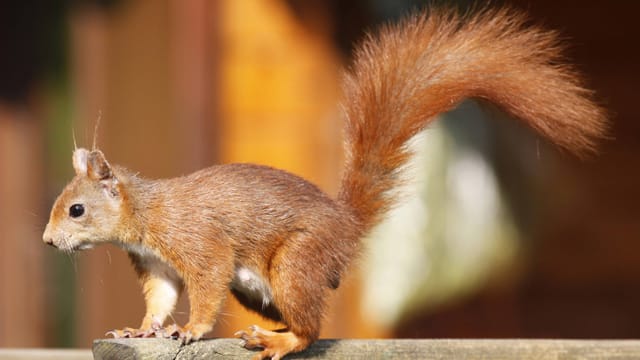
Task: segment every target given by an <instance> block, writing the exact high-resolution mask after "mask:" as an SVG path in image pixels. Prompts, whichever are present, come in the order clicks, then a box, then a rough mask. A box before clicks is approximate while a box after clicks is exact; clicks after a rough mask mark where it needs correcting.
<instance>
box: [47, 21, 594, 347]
mask: <svg viewBox="0 0 640 360" xmlns="http://www.w3.org/2000/svg"><path fill="white" fill-rule="evenodd" d="M525 22H526V17H525V16H523V15H522V14H520V13H519V12H516V11H513V10H509V9H496V10H483V11H479V12H477V13H475V14H472V15H459V14H458V13H456V12H455V11H452V10H446V9H434V10H431V11H429V12H428V13H424V14H416V15H413V16H410V17H408V18H407V19H405V20H404V21H402V22H400V23H399V24H397V25H390V26H386V27H383V28H382V29H381V30H380V31H379V32H378V33H377V35H371V36H369V37H367V38H366V39H365V40H364V42H363V43H362V44H361V45H360V46H359V47H358V48H357V49H356V51H355V56H354V62H353V64H352V66H351V67H350V70H349V71H348V73H347V74H346V76H345V79H344V100H343V108H344V113H345V114H344V115H345V132H344V133H345V142H344V143H345V152H346V156H345V165H344V172H343V176H342V181H341V186H340V190H339V192H338V194H337V196H336V197H330V196H329V195H327V194H325V193H324V192H323V191H321V190H320V189H319V188H318V187H316V186H315V185H313V184H311V183H310V182H308V181H306V180H304V179H302V178H301V177H298V176H296V175H293V174H290V173H288V172H286V171H283V170H277V169H274V168H271V167H267V166H261V165H251V164H227V165H218V166H212V167H209V168H206V169H203V170H200V171H197V172H194V173H192V174H190V175H186V176H182V177H177V178H172V179H162V180H151V179H145V178H143V177H140V176H138V174H137V173H136V172H133V171H130V170H127V169H125V168H123V167H120V166H117V165H112V164H110V163H109V162H108V161H107V159H106V158H105V156H104V155H103V153H102V152H101V151H100V150H97V149H95V147H94V149H92V150H86V149H82V148H77V149H75V151H74V152H73V167H74V169H75V173H76V175H75V177H74V178H73V179H72V180H71V182H70V183H69V184H68V185H67V186H66V188H65V189H64V190H63V192H62V193H61V194H60V196H59V197H58V198H57V200H56V201H55V204H54V205H53V209H52V210H51V216H50V220H49V223H48V224H47V226H46V229H45V231H44V235H43V239H44V242H45V243H47V244H50V245H53V246H55V247H57V248H59V249H60V250H63V251H67V252H71V251H76V250H83V249H88V248H91V247H93V246H94V245H99V244H101V243H111V244H116V245H118V246H120V247H121V248H123V249H124V250H125V251H127V252H128V254H129V256H130V258H131V261H132V263H133V265H134V267H135V271H136V272H137V274H138V276H139V279H140V281H141V283H142V288H143V292H144V297H145V302H146V309H147V310H146V315H145V316H144V318H143V320H142V324H141V325H140V327H139V328H137V329H131V328H125V329H123V330H114V331H112V332H111V334H112V335H114V336H116V337H147V336H159V337H178V338H179V339H181V340H182V341H183V342H184V343H188V342H190V341H194V340H198V339H200V338H202V336H203V335H204V334H206V333H207V332H209V331H210V330H211V329H212V327H213V325H214V323H215V321H216V315H217V314H218V312H219V310H220V306H221V304H222V302H223V300H224V298H225V296H226V295H227V292H228V291H229V290H230V291H231V293H232V294H233V295H234V296H235V297H236V298H237V299H238V300H239V301H240V303H242V304H243V305H244V306H246V307H247V308H248V309H251V310H253V311H255V312H257V313H259V314H261V315H262V316H264V317H266V318H268V319H271V320H275V321H278V322H281V323H283V324H284V325H285V326H286V329H285V330H283V331H277V332H276V331H269V330H265V329H261V328H259V327H257V326H253V327H250V328H249V329H247V330H246V331H239V332H238V333H237V334H236V335H237V336H238V337H240V338H241V339H242V340H243V343H244V346H245V347H246V348H248V349H261V352H259V353H257V354H256V355H255V359H265V358H271V359H280V358H282V357H283V356H285V355H286V354H289V353H292V352H298V351H301V350H303V349H305V348H306V347H308V346H309V345H310V344H311V343H313V342H314V341H315V340H317V339H318V336H319V333H320V325H321V321H322V318H323V314H324V312H325V310H326V304H327V297H328V296H329V294H330V293H331V292H332V291H333V290H334V289H336V288H338V286H339V284H340V279H341V277H342V276H343V275H344V273H345V271H346V270H347V267H348V265H349V264H350V263H352V262H353V260H354V259H356V258H357V257H358V254H359V253H360V249H361V247H362V244H361V242H362V239H363V237H365V236H366V235H367V234H368V233H369V232H370V230H371V228H372V227H373V226H374V225H376V224H377V223H378V222H379V221H380V220H381V219H382V218H383V217H384V216H385V213H386V212H387V211H388V210H389V209H390V207H392V206H393V205H394V204H395V203H396V201H397V200H396V197H397V196H395V195H394V193H393V191H391V190H393V189H394V188H396V187H397V186H398V185H399V184H400V183H402V181H403V177H402V173H401V169H402V167H403V165H405V164H406V162H407V160H408V158H409V156H411V153H410V150H409V149H408V148H407V146H406V144H407V141H409V140H410V139H411V138H412V137H413V136H414V135H416V133H418V132H420V131H421V130H423V129H425V127H426V126H428V125H429V123H430V122H431V121H432V120H433V119H434V118H435V116H436V115H438V114H440V113H443V112H446V111H448V110H451V109H452V108H454V107H455V106H456V105H458V104H459V103H460V102H461V101H462V100H463V99H466V98H474V99H479V100H482V101H487V102H489V103H492V104H494V105H495V106H497V107H498V108H500V109H502V110H503V111H505V112H506V113H508V114H509V115H511V116H512V117H514V118H517V119H520V120H522V121H523V122H524V123H526V124H527V125H529V126H530V127H531V128H533V129H535V130H537V131H538V132H539V133H540V134H542V135H543V136H545V137H546V138H548V139H549V140H551V141H552V142H553V143H555V144H557V145H558V146H559V147H560V148H562V149H565V150H568V151H570V152H572V153H575V154H578V155H581V154H585V153H590V152H592V151H593V149H594V144H595V142H596V141H597V140H598V139H599V138H601V137H602V134H603V133H604V130H605V114H604V111H603V110H602V109H601V108H600V107H599V106H598V105H596V104H595V103H594V101H593V95H592V92H591V91H589V90H587V89H586V88H585V87H584V86H583V84H582V81H581V79H580V77H579V76H578V75H577V73H576V72H575V71H574V70H573V68H572V67H571V66H569V65H567V64H566V63H564V62H563V57H562V46H561V45H560V43H559V41H558V37H557V36H556V34H555V33H554V32H550V31H546V30H542V29H540V28H537V27H531V26H526V25H525ZM183 289H186V290H187V291H188V296H189V302H190V314H189V316H190V317H189V322H188V323H187V324H186V325H185V326H183V327H180V326H177V325H170V326H166V327H163V326H164V322H165V320H166V319H167V317H168V316H169V315H170V314H171V312H172V311H173V310H174V306H175V304H176V301H177V299H178V297H179V295H180V294H181V292H182V291H183Z"/></svg>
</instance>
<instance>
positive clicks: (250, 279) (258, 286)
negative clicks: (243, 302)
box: [231, 267, 273, 308]
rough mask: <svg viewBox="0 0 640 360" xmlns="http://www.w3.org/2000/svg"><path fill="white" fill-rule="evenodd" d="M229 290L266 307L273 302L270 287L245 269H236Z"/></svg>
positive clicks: (258, 276) (256, 275)
mask: <svg viewBox="0 0 640 360" xmlns="http://www.w3.org/2000/svg"><path fill="white" fill-rule="evenodd" d="M231 288H232V289H234V290H235V291H238V292H240V293H242V294H244V295H245V296H246V297H248V298H249V299H252V300H254V301H260V302H262V306H263V307H265V308H266V307H267V306H268V305H269V304H271V303H272V302H273V295H272V294H271V287H270V286H269V284H268V283H267V282H266V281H265V279H264V278H263V277H262V276H260V275H259V274H257V273H256V272H255V271H253V270H251V269H249V268H246V267H237V268H236V270H235V276H234V278H233V280H232V281H231Z"/></svg>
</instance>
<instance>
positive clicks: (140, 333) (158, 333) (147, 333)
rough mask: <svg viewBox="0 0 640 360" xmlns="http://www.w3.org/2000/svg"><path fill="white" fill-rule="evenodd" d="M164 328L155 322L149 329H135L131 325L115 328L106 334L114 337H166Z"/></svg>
mask: <svg viewBox="0 0 640 360" xmlns="http://www.w3.org/2000/svg"><path fill="white" fill-rule="evenodd" d="M162 330H163V329H162V327H161V326H158V325H155V324H154V325H152V326H151V327H150V328H148V329H134V328H130V327H126V328H124V329H122V330H120V329H115V330H111V331H108V332H107V333H106V334H105V335H106V336H109V335H110V336H113V338H114V339H121V338H148V337H164V336H163V335H164V334H163V333H162Z"/></svg>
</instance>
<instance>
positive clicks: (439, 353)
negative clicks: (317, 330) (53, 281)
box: [93, 339, 640, 360]
mask: <svg viewBox="0 0 640 360" xmlns="http://www.w3.org/2000/svg"><path fill="white" fill-rule="evenodd" d="M93 355H94V359H96V360H109V359H132V360H134V359H172V360H173V359H176V360H180V359H194V358H198V359H204V358H206V359H249V358H251V356H253V355H255V352H253V351H249V350H246V349H244V348H242V347H241V346H240V340H238V339H211V340H203V341H198V342H195V343H192V344H190V345H187V346H182V347H181V346H180V345H179V343H178V342H177V341H174V340H165V339H106V340H96V341H94V343H93ZM310 358H318V359H363V360H365V359H366V360H372V359H440V360H445V359H492V360H493V359H505V360H506V359H523V360H526V359H536V360H539V359H563V360H570V359H581V360H591V359H615V360H623V359H638V358H640V341H639V340H528V339H509V340H483V339H477V340H468V339H464V340H457V339H431V340H426V339H421V340H412V339H390V340H320V341H318V342H316V343H314V344H313V345H312V346H311V347H310V348H309V349H307V350H306V351H304V352H302V353H299V354H293V355H291V356H288V357H287V359H310Z"/></svg>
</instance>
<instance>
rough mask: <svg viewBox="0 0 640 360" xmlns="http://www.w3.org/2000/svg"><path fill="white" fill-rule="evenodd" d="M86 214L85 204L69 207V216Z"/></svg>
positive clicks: (75, 216) (74, 216)
mask: <svg viewBox="0 0 640 360" xmlns="http://www.w3.org/2000/svg"><path fill="white" fill-rule="evenodd" d="M82 214H84V205H82V204H73V205H71V207H70V208H69V216H71V217H72V218H77V217H80V216H82Z"/></svg>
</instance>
